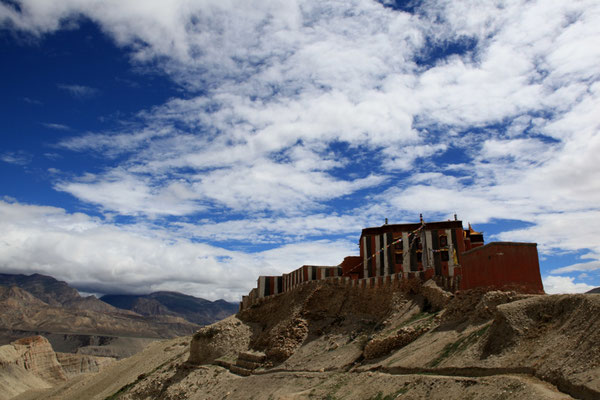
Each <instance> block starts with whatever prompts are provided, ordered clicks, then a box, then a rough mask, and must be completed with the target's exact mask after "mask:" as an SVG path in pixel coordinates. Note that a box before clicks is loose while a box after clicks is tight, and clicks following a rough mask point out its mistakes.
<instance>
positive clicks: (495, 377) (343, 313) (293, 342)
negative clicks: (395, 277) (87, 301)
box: [18, 281, 600, 400]
mask: <svg viewBox="0 0 600 400" xmlns="http://www.w3.org/2000/svg"><path fill="white" fill-rule="evenodd" d="M599 311H600V296H598V295H562V296H546V295H537V296H522V295H518V294H516V293H513V292H487V293H486V292H483V291H469V292H463V293H458V294H457V295H455V296H452V295H451V294H449V293H446V292H443V291H441V290H440V289H439V288H437V287H435V285H432V284H431V283H428V284H427V285H426V286H418V285H413V286H404V287H400V286H394V287H384V288H370V289H366V288H365V289H361V288H353V287H348V286H338V285H337V284H335V283H334V282H333V281H321V282H311V283H309V284H305V285H302V286H301V287H299V288H297V289H296V290H293V291H291V292H288V293H286V294H282V295H277V296H273V297H271V298H268V299H265V300H264V301H262V302H261V304H258V305H256V306H253V307H251V308H249V309H248V310H246V311H244V312H242V313H240V314H239V315H238V316H237V317H230V318H228V319H226V320H224V321H220V322H218V323H216V324H213V325H211V326H208V327H204V328H202V329H200V330H199V331H198V332H197V333H196V335H194V337H193V339H192V341H191V347H190V348H189V349H191V352H190V350H189V349H187V350H186V349H185V348H182V347H178V346H180V345H181V343H176V342H173V341H169V342H162V343H156V344H154V345H152V347H150V348H148V349H147V350H146V351H145V352H142V353H140V354H138V355H136V356H134V358H133V359H132V360H134V359H135V360H138V361H136V362H135V363H134V364H131V365H135V368H132V369H131V371H129V370H128V369H127V368H121V367H117V365H119V364H115V366H111V367H108V368H107V369H106V370H104V371H103V372H102V373H101V374H99V375H97V376H95V377H90V378H88V379H85V380H83V381H78V383H77V385H75V384H72V383H69V382H67V383H66V384H63V385H61V386H60V387H57V388H54V389H52V390H50V391H46V392H44V396H45V398H51V399H52V398H54V399H59V398H60V399H65V400H67V399H77V398H90V399H106V398H111V399H117V398H118V399H222V398H227V399H230V398H231V399H251V398H254V399H324V398H327V399H342V398H344V399H383V398H398V399H422V398H430V399H463V398H485V399H513V398H523V399H525V398H527V399H529V398H531V399H570V398H580V399H597V398H600V379H599V378H598V377H599V376H600V365H599V364H600V354H599V352H598V350H597V343H598V339H599V337H598V333H597V332H600V329H599V328H600V326H599V324H600V317H598V318H597V316H599V315H600V312H599ZM265 357H266V359H265ZM143 359H148V360H152V362H149V363H148V365H147V366H145V365H143V363H141V360H143ZM128 362H130V361H127V360H122V361H121V362H120V363H123V365H125V364H126V363H128ZM131 362H133V361H131ZM127 365H130V364H127ZM231 371H234V372H236V373H235V374H234V373H232V372H231ZM246 375H249V376H246ZM112 380H114V381H115V382H118V384H111V385H109V386H107V385H106V384H104V385H103V384H101V382H112ZM100 388H101V389H102V390H100ZM39 394H40V392H37V393H36V395H38V396H39ZM109 395H113V397H108V396H109ZM28 396H29V397H28ZM32 396H33V395H25V394H24V395H22V396H20V397H19V398H18V399H19V400H21V399H32V398H35V397H32ZM82 396H83V397H82ZM386 396H387V397H386Z"/></svg>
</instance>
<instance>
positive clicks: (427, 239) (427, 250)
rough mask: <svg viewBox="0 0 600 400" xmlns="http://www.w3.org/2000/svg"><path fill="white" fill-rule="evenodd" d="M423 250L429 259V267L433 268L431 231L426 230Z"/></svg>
mask: <svg viewBox="0 0 600 400" xmlns="http://www.w3.org/2000/svg"><path fill="white" fill-rule="evenodd" d="M423 252H424V253H425V256H426V257H425V258H426V259H427V267H426V268H433V238H432V237H431V231H429V230H427V231H425V245H424V246H423Z"/></svg>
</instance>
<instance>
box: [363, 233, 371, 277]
mask: <svg viewBox="0 0 600 400" xmlns="http://www.w3.org/2000/svg"><path fill="white" fill-rule="evenodd" d="M367 249H368V247H367V236H363V250H364V254H363V278H368V277H369V270H368V268H369V263H368V260H369V256H370V254H369V252H368V251H367Z"/></svg>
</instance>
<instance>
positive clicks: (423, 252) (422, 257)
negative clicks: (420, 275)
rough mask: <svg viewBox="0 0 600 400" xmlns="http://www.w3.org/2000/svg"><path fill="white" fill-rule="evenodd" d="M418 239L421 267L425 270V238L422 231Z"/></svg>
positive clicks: (426, 265)
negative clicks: (419, 240)
mask: <svg viewBox="0 0 600 400" xmlns="http://www.w3.org/2000/svg"><path fill="white" fill-rule="evenodd" d="M419 238H420V239H421V264H422V265H423V270H426V269H427V267H428V266H429V264H427V243H426V242H427V238H426V235H425V231H424V230H422V231H421V234H420V235H419Z"/></svg>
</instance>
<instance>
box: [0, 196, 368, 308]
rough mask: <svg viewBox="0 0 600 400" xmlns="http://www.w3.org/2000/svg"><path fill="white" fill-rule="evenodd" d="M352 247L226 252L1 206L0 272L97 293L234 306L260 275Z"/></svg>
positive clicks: (331, 257)
mask: <svg viewBox="0 0 600 400" xmlns="http://www.w3.org/2000/svg"><path fill="white" fill-rule="evenodd" d="M354 253H356V246H355V244H354V243H351V242H347V241H343V240H342V241H329V240H318V241H314V242H298V243H294V244H288V245H285V246H281V247H278V248H275V249H272V250H266V251H262V252H257V253H245V252H242V251H232V250H226V249H224V248H219V247H215V246H210V245H207V244H203V243H195V242H192V241H190V240H187V239H183V238H175V237H173V236H172V235H171V234H170V232H168V231H166V230H163V229H160V228H158V227H155V226H154V227H153V226H147V225H142V224H137V225H129V226H123V225H115V224H111V223H108V222H105V221H102V220H100V219H98V218H94V217H90V216H88V215H85V214H81V213H68V212H65V210H63V209H61V208H56V207H45V206H34V205H24V204H19V203H6V202H3V201H0V268H1V269H2V271H3V272H8V273H11V272H12V273H16V272H19V273H34V272H38V273H43V274H49V275H52V276H54V277H56V278H58V279H63V280H66V281H67V282H69V283H71V284H73V285H75V286H78V287H82V288H85V290H87V291H93V292H97V293H118V292H136V293H140V292H141V293H144V292H150V291H156V290H162V289H176V290H180V291H185V292H187V293H189V294H193V295H196V296H201V297H205V298H210V299H217V298H226V299H229V300H233V301H237V300H239V296H240V295H241V294H246V293H247V292H248V291H249V290H250V289H251V288H252V287H253V285H254V282H255V281H256V277H257V276H258V275H260V274H281V273H283V272H286V271H290V270H292V269H295V268H298V267H300V266H301V265H303V264H306V263H327V264H331V265H337V264H339V263H340V262H341V261H342V260H343V258H344V257H345V256H347V255H350V254H354Z"/></svg>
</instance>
